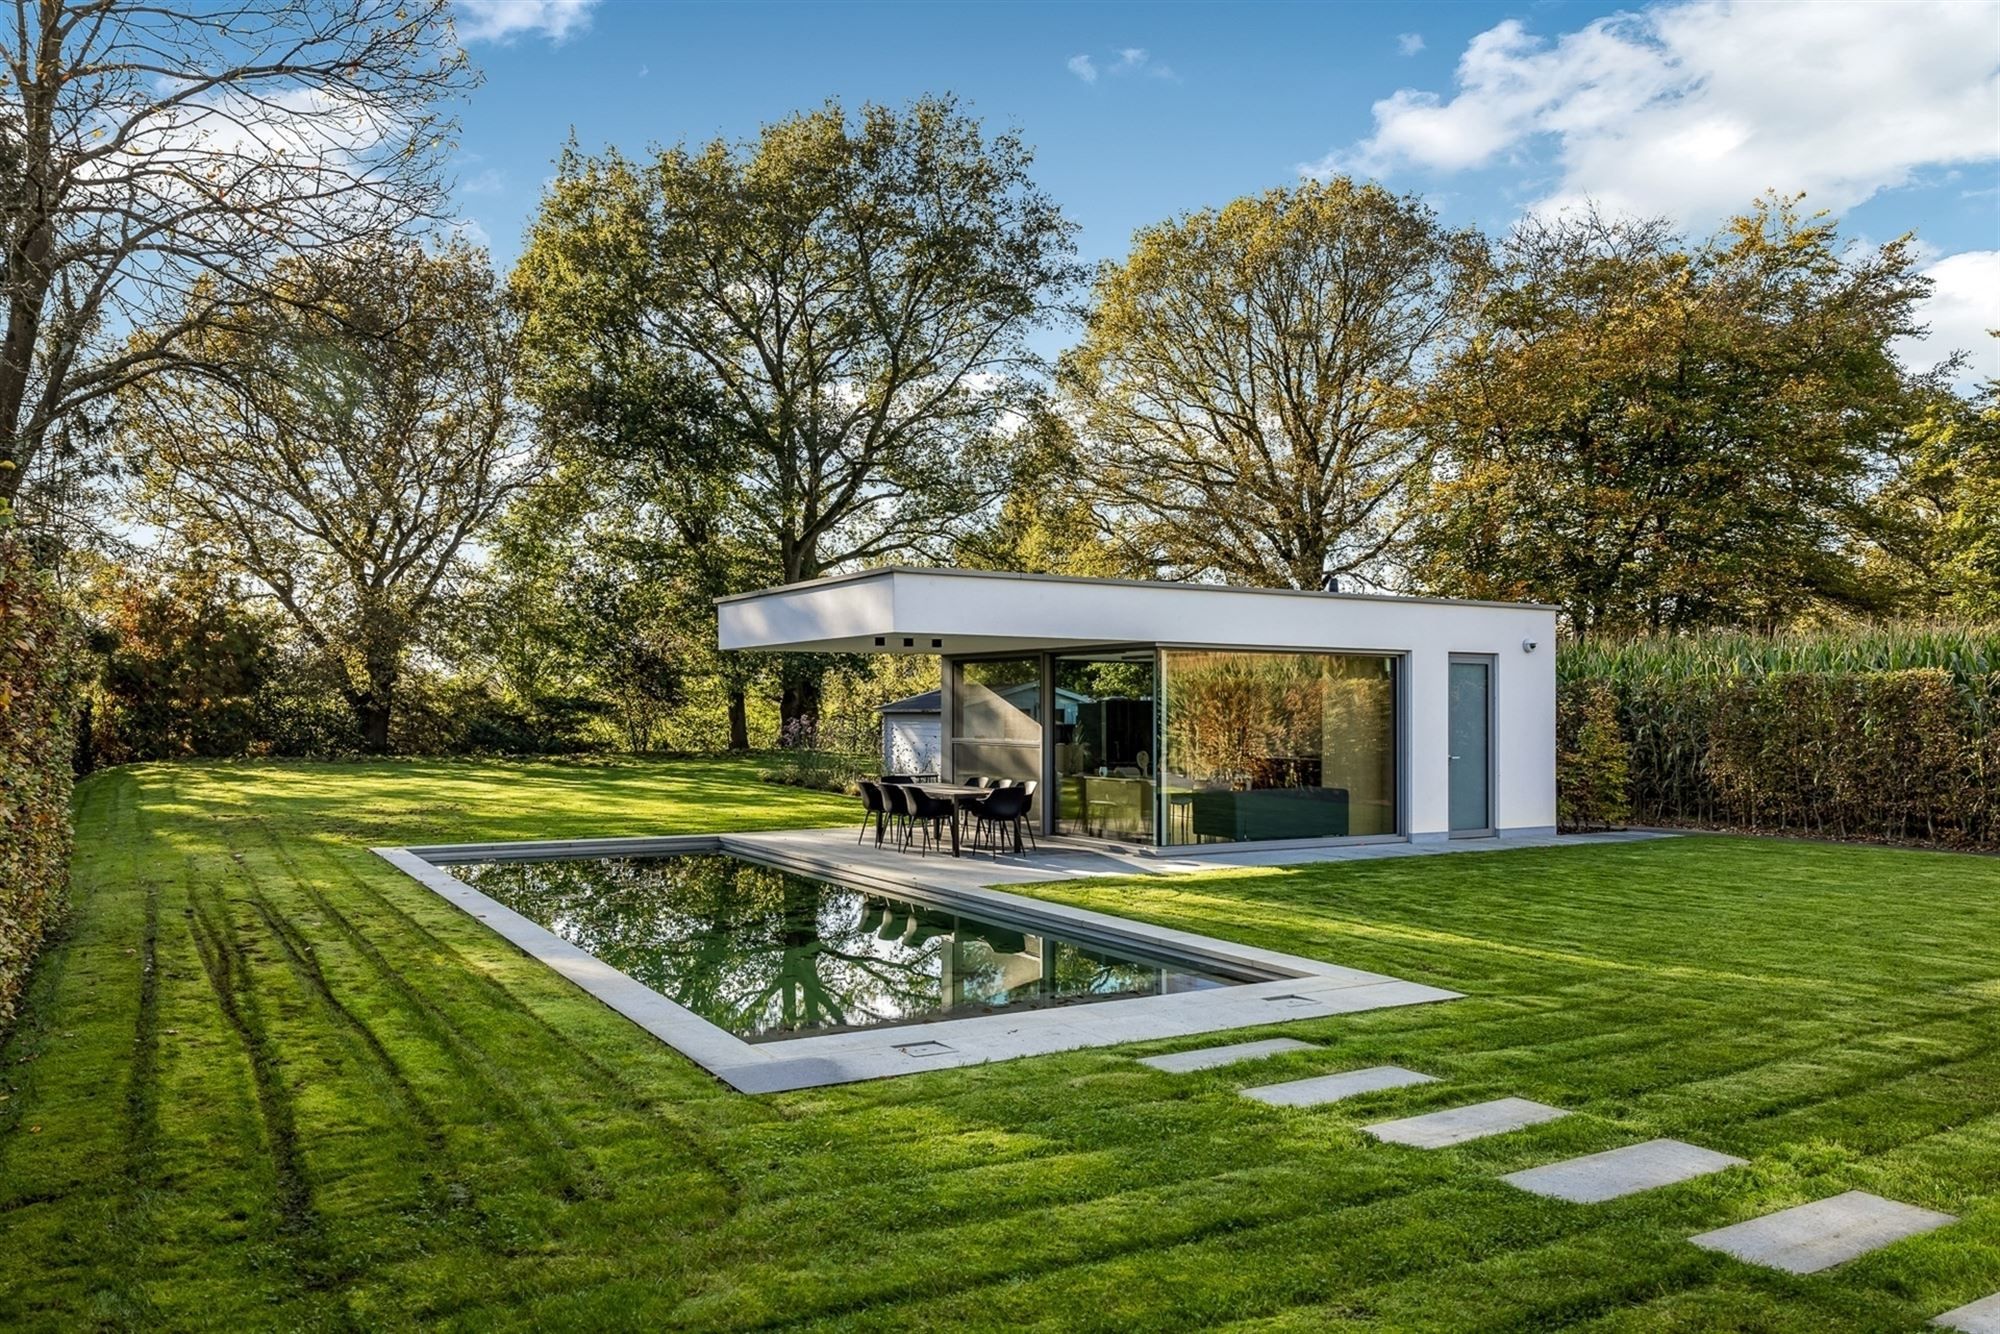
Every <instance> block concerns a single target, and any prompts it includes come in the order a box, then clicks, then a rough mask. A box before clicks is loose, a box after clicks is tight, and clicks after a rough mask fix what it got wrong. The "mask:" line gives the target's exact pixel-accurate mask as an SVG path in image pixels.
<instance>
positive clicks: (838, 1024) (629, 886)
mask: <svg viewBox="0 0 2000 1334" xmlns="http://www.w3.org/2000/svg"><path fill="white" fill-rule="evenodd" d="M453 874H455V875H457V876H458V877H459V878H460V879H462V880H464V881H466V882H467V883H468V884H471V885H474V886H477V887H478V889H479V890H480V892H481V893H484V894H486V895H488V896H490V897H492V898H494V899H497V900H499V901H500V902H501V903H504V904H506V905H507V906H508V907H509V908H512V909H513V910H514V911H515V912H518V913H520V914H521V915H522V916H523V917H526V918H528V919H529V920H530V921H533V922H536V923H539V924H540V925H542V926H544V927H546V928H548V929H549V930H550V931H553V932H554V933H555V934H557V935H558V936H561V937H562V938H563V939H564V940H567V941H568V942H570V943H571V944H572V945H575V946H577V947H578V948H580V949H583V950H587V951H589V952H590V953H591V954H593V955H595V956H596V957H597V958H599V959H601V960H603V961H604V962H605V963H607V964H610V965H611V966H612V967H613V968H616V969H618V970H619V971H620V972H623V973H625V974H627V975H629V976H631V977H633V978H635V979H637V980H638V981H640V982H642V983H644V984H645V985H646V986H649V987H651V988H652V989H653V990H655V991H657V992H659V993H660V994H661V995H663V996H667V997H669V998H670V999H672V1000H674V1001H676V1002H678V1003H679V1004H681V1005H684V1006H686V1007H687V1008H688V1009H690V1010H692V1011H694V1012H695V1013H696V1014H698V1015H700V1016H701V1017H702V1018H704V1019H707V1020H708V1021H709V1022H710V1023H712V1024H715V1025H717V1026H718V1027H721V1028H725V1029H727V1030H729V1031H730V1032H732V1033H735V1034H737V1035H738V1036H739V1037H742V1038H745V1039H747V1040H749V1041H752V1042H758V1041H769V1040H772V1039H777V1038H789V1037H799V1036H803V1035H805V1034H808V1033H828V1032H839V1031H842V1030H847V1029H856V1028H875V1027H880V1026H883V1025H887V1024H901V1023H911V1022H916V1021H925V1020H933V1019H947V1018H959V1017H964V1016H969V1015H976V1014H986V1013H989V1012H991V1011H993V1010H996V1009H999V1008H1001V1007H1003V1006H1004V1007H1029V1006H1046V1005H1065V1004H1073V1003H1077V1002H1083V1001H1097V1000H1112V999H1116V998H1119V997H1124V996H1150V995H1160V994H1163V993H1167V992H1182V991H1196V990H1201V989H1204V988H1208V987H1218V986H1232V985H1235V984H1236V983H1238V982H1243V981H1249V980H1251V979H1249V978H1238V977H1230V976H1226V975H1223V974H1220V973H1215V972H1209V971H1202V970H1200V969H1196V968H1193V967H1190V966H1188V965H1185V964H1177V963H1170V962H1167V961H1165V960H1159V959H1147V958H1142V957H1138V956H1135V955H1132V954H1130V953H1128V952H1125V951H1123V950H1120V949H1104V948H1100V947H1096V946H1088V945H1084V944H1079V943H1077V942H1074V941H1069V940H1060V939H1056V938H1054V937H1050V936H1044V935H1040V934H1038V933H1037V932H1035V931H1033V930H1030V929H1024V928H1022V927H1018V926H1009V925H1007V924H1006V923H1004V922H998V921H990V920H980V919H974V918H970V917H961V916H958V915H956V914H954V913H951V912H948V911H945V910H943V909H938V908H932V907H928V906H925V905H923V904H916V903H905V902H899V901H897V900H894V899H889V898H884V897H882V896H881V895H878V894H871V893H864V892H863V891H860V890H855V889H848V888H845V887H844V886H840V885H833V884H828V883H826V882H825V881H821V880H814V879H810V878H808V877H806V876H800V875H793V874H791V873H789V872H785V871H779V870H775V869H773V868H771V867H767V866H761V865H759V864H757V863H755V862H747V861H743V860H741V859H739V858H735V857H729V856H724V855H720V854H713V853H702V854H689V855H681V856H671V857H619V858H603V859H589V860H571V861H548V862H489V863H482V864H479V865H472V866H459V867H454V868H453Z"/></svg>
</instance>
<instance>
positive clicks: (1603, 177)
mask: <svg viewBox="0 0 2000 1334" xmlns="http://www.w3.org/2000/svg"><path fill="white" fill-rule="evenodd" d="M459 26H460V35H461V38H462V39H463V40H464V41H465V43H466V45H467V48H468V50H469V51H470V52H471V53H472V56H473V58H474V60H475V62H476V63H477V64H478V65H479V66H480V67H481V68H482V69H483V70H484V71H485V75H486V81H485V84H484V86H483V87H481V88H480V89H479V91H478V92H476V93H475V94H474V95H473V97H472V100H471V102H470V104H469V105H468V106H466V107H465V109H464V111H463V115H462V120H463V135H462V152H461V154H460V158H459V161H458V164H457V174H458V178H459V186H460V194H459V208H460V210H461V212H462V214H463V215H464V217H465V218H466V219H467V220H468V222H469V223H470V224H471V225H472V227H471V229H472V230H473V231H474V234H475V235H481V236H483V238H484V239H485V240H486V241H487V243H488V244H490V245H491V247H492V249H493V251H494V256H495V259H496V261H498V262H499V263H501V264H506V263H508V262H509V261H511V260H512V259H513V257H514V256H515V254H516V253H518V249H519V245H520V237H521V232H522V228H523V226H524V225H525V223H526V221H527V219H528V217H529V216H530V215H531V213H532V212H533V209H534V206H535V200H536V196H537V193H538V191H539V190H540V188H541V185H542V182H543V181H544V180H545V178H546V177H547V176H548V174H549V169H550V162H551V160H552V159H553V157H554V156H555V154H556V152H557V151H558V149H559V148H560V146H561V144H562V142H563V140H564V138H565V137H566V136H567V135H568V134H569V133H570V132H571V131H572V130H574V132H575V133H576V135H577V138H578V140H579V141H580V143H581V144H582V145H583V146H584V147H585V148H586V149H589V150H595V149H598V148H601V147H603V146H604V145H606V144H615V145H617V146H618V147H620V148H622V149H624V150H626V151H627V152H639V151H642V150H644V149H645V148H646V147H647V146H648V145H652V144H667V143H673V142H676V141H679V140H683V139H686V140H706V139H709V138H712V137H714V136H716V135H722V136H726V137H729V138H740V137H743V136H746V135H750V134H753V133H754V132H755V130H756V128H757V126H758V125H759V124H760V123H762V122H764V121H767V120H771V119H774V118H776V117H779V116H782V115H784V114H785V113H787V112H789V111H792V110H796V109H799V108H803V107H810V106H814V105H817V104H818V103H820V102H821V101H823V100H825V99H826V98H828V97H838V98H840V99H841V100H843V101H845V102H847V103H849V104H856V103H859V102H862V101H881V102H891V103H896V102H902V101H906V100H907V99H909V98H911V97H914V96H916V95H918V94H921V93H925V92H951V93H955V94H957V95H958V96H959V97H961V98H963V99H964V100H965V101H966V102H968V103H969V104H970V107H971V109H972V110H973V111H974V112H975V114H977V115H979V116H980V117H982V118H983V119H985V120H987V121H988V122H990V123H993V124H996V125H1005V126H1012V127H1015V128H1018V129H1019V130H1020V131H1021V132H1022V133H1023V135H1024V136H1025V138H1026V139H1027V140H1028V142H1029V143H1030V144H1032V145H1033V146H1034V147H1035V150H1036V168H1035V175H1036V178H1037V180H1038V181H1039V183H1040V184H1041V185H1042V187H1043V188H1044V189H1046V190H1047V191H1048V192H1049V193H1050V194H1051V195H1053V196H1054V197H1055V198H1056V199H1057V200H1058V201H1059V202H1060V203H1061V204H1062V206H1063V208H1064V210H1065V212H1067V213H1068V214H1069V216H1070V217H1071V218H1073V219H1074V220H1075V221H1076V222H1077V223H1078V224H1080V226H1081V229H1082V232H1081V237H1080V241H1081V246H1082V249H1083V252H1084V255H1085V257H1086V258H1089V259H1101V258H1116V257H1118V256H1119V255H1121V254H1123V253H1124V250H1125V247H1126V244H1127V242H1128V241H1129V239H1130V237H1131V234H1132V232H1133V230H1134V229H1136V228H1138V227H1141V226H1143V225H1145V224H1147V223H1149V222H1154V221H1157V220H1159V219H1161V218H1165V217H1169V216H1172V215H1173V214H1175V213H1178V212H1182V211H1185V210H1189V209H1195V208H1201V207H1205V206H1209V205H1215V204H1221V203H1224V202H1226V201H1228V200H1229V199H1231V198H1234V197H1236V196H1237V195H1241V194H1245V193H1249V192H1252V191H1257V190H1263V189H1267V188H1270V187H1272V186H1276V185H1283V184H1286V183H1289V182H1292V181H1295V180H1297V179H1298V178H1299V175H1300V173H1301V172H1302V171H1322V172H1326V171H1347V172H1350V173H1352V174H1355V175H1366V176H1374V177H1376V178H1378V179H1380V180H1382V181H1383V182H1384V183H1386V184H1388V185H1389V186H1391V187H1393V188H1395V189H1398V190H1402V191H1411V192H1416V193H1421V194H1423V195H1425V196H1426V197H1428V198H1429V199H1430V200H1431V201H1432V203H1433V204H1434V205H1435V206H1436V207H1437V208H1438V209H1439V210H1440V212H1442V213H1443V214H1444V215H1445V217H1446V218H1447V219H1448V220H1450V221H1453V222H1462V223H1475V224H1478V225H1480V226H1483V227H1485V228H1487V229H1489V230H1491V231H1496V232H1497V231H1500V230H1504V229H1505V228H1506V227H1507V226H1508V225H1509V224H1511V223H1512V222H1513V221H1514V220H1515V219H1517V218H1519V217H1520V216H1521V215H1522V213H1523V212H1524V211H1526V210H1529V209H1534V208H1551V209H1553V208H1562V207H1565V206H1567V205H1570V204H1573V203H1574V202H1575V201H1578V200H1581V199H1591V200H1595V201H1597V202H1599V203H1600V204H1601V205H1604V206H1609V207H1613V208H1622V209H1629V210H1631V211H1635V212H1644V213H1663V214H1668V215H1671V216H1674V217H1676V218H1677V219H1679V220H1680V221H1681V222H1682V223H1684V224H1685V225H1686V226H1687V227H1688V228H1690V229H1691V230H1693V231H1696V232H1706V231H1708V230H1709V229H1711V228H1712V227H1713V226H1714V225H1715V224H1716V223H1717V222H1719V221H1720V220H1721V219H1722V218H1723V217H1724V216H1725V215H1726V214H1727V213H1728V212H1729V211H1730V210H1731V209H1734V208H1738V207H1741V206H1742V205H1744V204H1747V203H1748V202H1749V200H1750V198H1751V197H1752V196H1753V195H1755V194H1756V193H1757V192H1758V191H1759V190H1760V189H1762V188H1765V187H1767V186H1776V187H1779V188H1784V189H1804V190H1806V191H1807V192H1808V201H1807V202H1808V204H1810V205H1815V206H1818V207H1827V208H1831V209H1833V210H1835V211H1836V212H1837V213H1838V214H1839V215H1840V216H1842V217H1843V218H1844V219H1845V220H1846V229H1847V231H1848V233H1849V234H1850V235H1853V236H1856V237H1858V238H1861V239H1866V240H1886V239H1888V238H1890V237H1893V236H1896V235H1900V234H1901V233H1903V232H1905V231H1912V230H1914V231H1915V232H1916V233H1917V234H1918V236H1919V238H1920V241H1921V242H1922V245H1923V246H1924V253H1925V257H1926V263H1927V264H1928V265H1929V266H1930V272H1931V274H1932V276H1933V277H1934V279H1935V280H1936V281H1937V283H1938V294H1937V296H1936V297H1935V299H1934V301H1933V303H1932V306H1931V308H1930V310H1929V311H1928V312H1927V313H1928V315H1929V316H1930V318H1931V321H1932V324H1933V327H1934V336H1933V338H1932V339H1931V340H1930V342H1929V344H1928V345H1927V346H1924V347H1921V348H1911V349H1908V354H1909V355H1910V357H1911V358H1912V359H1913V360H1924V361H1927V360H1931V359H1935V357H1937V356H1941V355H1942V354H1943V351H1944V349H1946V348H1948V347H1951V346H1966V347H1973V348H1976V349H1977V354H1978V358H1979V372H1980V373H1982V374H2000V350H1996V349H1995V348H1994V347H1992V346H1990V344H1992V343H1993V340H1990V339H1985V338H1983V337H1981V336H1980V333H1979V331H1980V330H1981V329H1982V328H1985V327H1991V326H1994V325H2000V0H1948V2H1947V3H1940V4H1935V5H1932V4H1926V3H1917V2H1915V0H1911V2H1908V3H1895V4H1876V3H1865V2H1861V3H1847V4H1831V3H1822V4H1817V5H1793V4H1786V3H1767V4H1759V5H1734V4H1729V3H1725V2H1724V0H1670V2H1669V3H1662V4H1654V5H1642V6H1631V7H1627V8H1623V9H1620V8H1617V7H1614V6H1606V5H1598V4H1583V3H1535V4H1527V5H1508V4H1492V3H1481V2H1477V0H1473V2H1468V3H1461V4H1450V5H1446V4H1425V5H1391V4H1344V5H1332V4H1328V5H1305V4H1287V5H1277V4H1271V5H1252V4H1229V5H1208V4H1196V3H1182V4H1171V5H1169V4H1156V5H1141V4H1125V5H1091V4H1081V5H1078V4H1063V5H1058V4H1034V3H1013V4H991V5H985V4H962V5H945V4H920V3H907V4H845V5H841V4H830V3H829V4H817V5H793V4H776V3H765V4H750V3H744V4H733V5H704V4H673V5H668V4H652V3H641V2H640V0H595V2H594V3H593V2H592V0H460V18H459Z"/></svg>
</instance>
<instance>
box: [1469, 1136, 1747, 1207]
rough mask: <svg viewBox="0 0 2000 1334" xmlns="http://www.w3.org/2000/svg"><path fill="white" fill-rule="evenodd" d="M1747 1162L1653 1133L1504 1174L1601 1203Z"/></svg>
mask: <svg viewBox="0 0 2000 1334" xmlns="http://www.w3.org/2000/svg"><path fill="white" fill-rule="evenodd" d="M1742 1165H1743V1159H1741V1158H1732V1157H1730V1156H1729V1155H1728V1154H1726V1153H1717V1152H1716V1151H1715V1150H1713V1149H1704V1148H1702V1147H1700V1146H1699V1145H1695V1144H1685V1143H1682V1142H1681V1141H1680V1140H1677V1139H1653V1140H1647V1141H1646V1142H1645V1143H1644V1144H1627V1145H1626V1146H1625V1147H1624V1148H1622V1149H1607V1150H1606V1151H1605V1152H1603V1153H1588V1154H1585V1155H1583V1156H1582V1157H1581V1158H1566V1159H1564V1160H1563V1161H1562V1162H1559V1163H1550V1164H1548V1165H1547V1166H1545V1167H1531V1168H1529V1169H1528V1170H1527V1171H1525V1172H1510V1173H1508V1174H1507V1175H1506V1176H1504V1177H1501V1178H1500V1179H1501V1180H1502V1181H1505V1182H1507V1183H1508V1184H1510V1185H1514V1186H1519V1187H1520V1188H1521V1189H1522V1190H1525V1191H1529V1192H1531V1193H1533V1194H1536V1195H1548V1196H1551V1197H1553V1198H1555V1199H1558V1200H1568V1201H1570V1202H1571V1203H1573V1204H1598V1203H1601V1202H1602V1201H1604V1200H1615V1199H1617V1198H1618V1197H1619V1196H1621V1195H1636V1194H1638V1193H1639V1192H1640V1191H1642V1190H1656V1189H1658V1188H1659V1187H1661V1186H1671V1185H1673V1184H1674V1183H1675V1182H1677V1181H1687V1180H1689V1179H1691V1178H1693V1177H1699V1176H1707V1175H1708V1174H1709V1173H1710V1172H1720V1171H1721V1170H1722V1169H1723V1168H1725V1167H1741V1166H1742Z"/></svg>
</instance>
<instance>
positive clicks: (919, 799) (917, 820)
mask: <svg viewBox="0 0 2000 1334" xmlns="http://www.w3.org/2000/svg"><path fill="white" fill-rule="evenodd" d="M903 800H904V801H905V802H907V803H908V805H909V812H910V823H911V824H912V825H914V826H916V831H917V833H918V834H919V835H920V836H921V839H922V841H921V843H919V845H918V850H919V851H920V852H922V853H923V854H924V855H925V856H926V857H928V856H930V851H931V844H933V843H936V842H939V841H941V840H942V839H943V838H944V822H945V821H946V820H956V819H957V818H958V804H957V803H956V802H954V801H953V800H952V799H951V798H950V797H933V796H932V795H931V794H930V793H928V792H925V791H924V790H923V789H922V788H917V787H906V788H904V789H903ZM909 840H910V835H909V832H908V831H907V830H906V831H905V832H904V835H903V842H904V846H906V847H907V846H908V844H909Z"/></svg>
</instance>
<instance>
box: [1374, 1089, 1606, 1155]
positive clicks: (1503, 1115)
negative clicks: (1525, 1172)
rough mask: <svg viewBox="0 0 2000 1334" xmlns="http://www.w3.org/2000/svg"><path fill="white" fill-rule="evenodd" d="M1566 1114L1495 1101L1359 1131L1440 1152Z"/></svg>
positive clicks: (1512, 1101)
mask: <svg viewBox="0 0 2000 1334" xmlns="http://www.w3.org/2000/svg"><path fill="white" fill-rule="evenodd" d="M1568 1115H1569V1113H1568V1112H1566V1111H1564V1110H1563V1109H1562V1108H1560V1107H1550V1106H1548V1105H1547V1104H1546V1103H1539V1102H1529V1101H1528V1100H1527V1099H1526V1098H1495V1099H1494V1100H1493V1101H1492V1102H1475V1103H1473V1104H1472V1105H1471V1106H1469V1107H1451V1108H1447V1109H1446V1110H1444V1111H1442V1112H1429V1113H1426V1114H1425V1115H1423V1116H1406V1117H1404V1118H1402V1119H1401V1120H1399V1121H1381V1122H1378V1123H1376V1124H1375V1125H1372V1126H1364V1127H1362V1129H1364V1130H1366V1131H1367V1132H1368V1133H1369V1134H1371V1135H1373V1136H1374V1137H1375V1138H1376V1139H1379V1140H1386V1141H1388V1142H1389V1143H1391V1144H1408V1145H1410V1146H1412V1147H1414V1148H1418V1149H1442V1148H1445V1147H1446V1146H1448V1145H1452V1144H1463V1143H1465V1142H1466V1141H1467V1140H1472V1139H1484V1138H1486V1137H1487V1136H1488V1135H1502V1134H1505V1133H1506V1132H1508V1131H1510V1130H1519V1129H1521V1127H1523V1126H1533V1125H1540V1124H1541V1123H1542V1122H1544V1121H1553V1120H1555V1119H1556V1118H1557V1117H1559V1116H1568Z"/></svg>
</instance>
